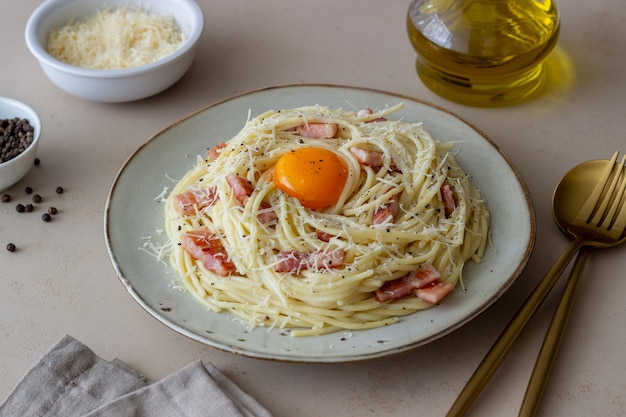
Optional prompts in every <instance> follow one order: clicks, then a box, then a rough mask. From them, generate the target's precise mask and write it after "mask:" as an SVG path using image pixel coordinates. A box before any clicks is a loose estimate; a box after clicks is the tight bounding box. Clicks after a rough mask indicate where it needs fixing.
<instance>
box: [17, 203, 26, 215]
mask: <svg viewBox="0 0 626 417" xmlns="http://www.w3.org/2000/svg"><path fill="white" fill-rule="evenodd" d="M15 210H17V212H18V213H24V210H26V207H24V204H21V203H18V204H17V206H15Z"/></svg>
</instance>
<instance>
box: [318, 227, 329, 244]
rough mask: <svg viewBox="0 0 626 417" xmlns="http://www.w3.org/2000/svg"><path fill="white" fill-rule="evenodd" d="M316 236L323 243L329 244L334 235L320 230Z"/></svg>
mask: <svg viewBox="0 0 626 417" xmlns="http://www.w3.org/2000/svg"><path fill="white" fill-rule="evenodd" d="M315 236H317V238H318V239H319V240H321V241H322V242H329V241H330V239H332V238H333V235H331V234H330V233H326V232H323V231H321V230H319V229H316V230H315Z"/></svg>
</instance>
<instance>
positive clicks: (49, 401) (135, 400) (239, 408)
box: [0, 335, 271, 417]
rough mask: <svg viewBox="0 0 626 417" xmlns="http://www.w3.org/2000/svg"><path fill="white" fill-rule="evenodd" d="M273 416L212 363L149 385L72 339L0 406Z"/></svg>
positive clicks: (80, 416) (54, 412)
mask: <svg viewBox="0 0 626 417" xmlns="http://www.w3.org/2000/svg"><path fill="white" fill-rule="evenodd" d="M15 416H20V417H31V416H32V417H52V416H55V417H105V416H115V417H131V416H133V417H143V416H146V417H147V416H149V417H196V416H203V417H204V416H207V417H211V416H220V417H222V416H224V417H226V416H228V417H271V415H270V413H269V412H268V411H267V410H265V409H264V408H263V407H262V406H261V405H260V404H259V403H258V402H257V401H256V400H255V399H254V398H252V397H250V396H249V395H248V394H246V393H245V392H243V391H242V390H241V389H240V388H239V387H238V386H237V385H235V384H234V383H233V382H232V381H231V380H229V379H228V378H227V377H226V376H225V375H223V374H222V373H221V372H220V371H219V370H218V369H217V368H216V367H215V366H213V365H212V364H206V365H204V364H203V363H202V362H201V361H196V362H193V363H191V364H189V365H188V366H186V367H185V368H183V369H181V370H179V371H177V372H175V373H173V374H172V375H170V376H168V377H166V378H164V379H162V380H160V381H157V382H154V383H150V382H149V381H147V380H146V379H145V378H144V377H142V376H141V375H140V374H139V373H138V372H137V371H135V370H134V369H132V368H131V367H129V366H128V365H126V364H125V363H124V362H122V361H120V360H113V361H106V360H104V359H102V358H100V357H98V356H97V355H96V354H95V353H94V352H93V351H91V350H90V349H89V348H87V347H86V346H85V345H83V344H82V343H80V342H79V341H77V340H75V339H73V338H72V337H71V336H67V335H66V336H64V337H62V338H61V339H60V340H59V341H58V342H57V343H56V344H55V345H53V346H52V348H50V350H49V351H48V352H46V353H45V354H44V355H43V356H42V357H41V358H40V359H39V360H38V361H37V363H35V365H33V367H32V368H31V369H30V370H29V371H28V372H27V373H26V375H25V376H24V378H22V380H21V381H20V382H19V383H18V384H17V385H16V386H15V388H14V389H13V391H12V392H11V393H10V394H9V396H8V397H7V399H6V401H5V402H4V403H3V404H2V405H1V406H0V417H15Z"/></svg>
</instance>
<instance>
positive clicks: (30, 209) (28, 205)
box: [26, 204, 35, 213]
mask: <svg viewBox="0 0 626 417" xmlns="http://www.w3.org/2000/svg"><path fill="white" fill-rule="evenodd" d="M34 210H35V206H33V205H32V204H26V211H27V212H29V213H32V212H33V211H34Z"/></svg>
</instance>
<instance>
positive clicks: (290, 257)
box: [274, 250, 307, 274]
mask: <svg viewBox="0 0 626 417" xmlns="http://www.w3.org/2000/svg"><path fill="white" fill-rule="evenodd" d="M278 260H279V262H278V264H276V267H275V268H274V270H275V271H276V272H293V273H296V274H298V273H300V271H301V270H303V269H307V263H306V254H305V253H304V252H300V251H297V250H286V251H282V252H280V253H279V254H278Z"/></svg>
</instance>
